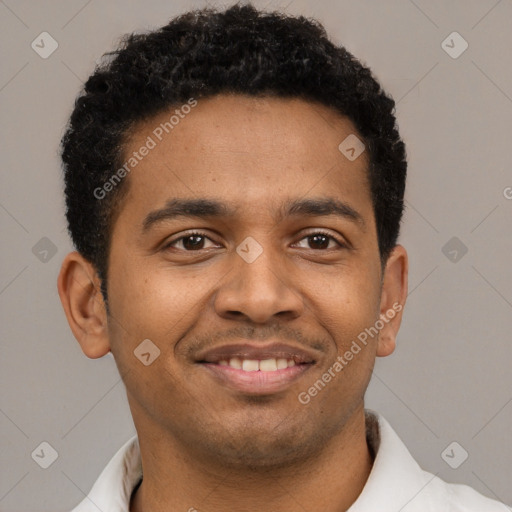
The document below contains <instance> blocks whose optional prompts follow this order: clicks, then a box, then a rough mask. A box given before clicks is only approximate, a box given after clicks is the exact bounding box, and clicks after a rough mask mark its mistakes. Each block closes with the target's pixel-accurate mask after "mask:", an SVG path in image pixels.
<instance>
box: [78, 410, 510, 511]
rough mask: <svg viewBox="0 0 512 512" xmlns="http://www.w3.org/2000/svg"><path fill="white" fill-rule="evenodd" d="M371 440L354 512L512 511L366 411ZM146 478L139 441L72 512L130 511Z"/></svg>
mask: <svg viewBox="0 0 512 512" xmlns="http://www.w3.org/2000/svg"><path fill="white" fill-rule="evenodd" d="M366 424H367V439H368V442H369V444H370V446H371V448H372V449H373V452H374V453H375V454H376V455H375V460H374V463H373V467H372V470H371V472H370V475H369V477H368V480H367V481H366V484H365V486H364V488H363V490H362V492H361V494H360V495H359V497H358V498H357V500H356V501H355V502H354V503H353V504H352V506H351V507H350V508H349V510H348V512H511V511H512V509H511V508H509V507H507V506H505V505H503V504H501V503H499V502H498V501H495V500H492V499H490V498H486V497H485V496H483V495H481V494H479V493H478V492H477V491H475V490H474V489H472V488H471V487H468V486H467V485H461V484H449V483H446V482H444V481H443V480H441V479H440V478H438V477H436V476H435V475H433V474H432V473H429V472H427V471H423V470H422V469H421V468H420V467H419V465H418V463H417V462H416V461H415V460H414V459H413V457H412V455H411V454H410V453H409V450H407V448H406V446H405V445H404V444H403V442H402V441H401V440H400V438H399V437H398V435H397V434H396V433H395V431H394V430H393V429H392V428H391V426H390V425H389V423H388V422H387V421H386V420H385V419H384V418H383V417H382V416H380V415H379V414H377V413H375V412H374V411H370V410H366ZM141 478H142V464H141V457H140V450H139V442H138V438H137V436H134V437H133V438H132V439H130V440H129V441H128V442H126V443H125V444H124V445H123V446H122V447H121V448H120V450H119V451H118V452H117V453H116V454H115V455H114V457H113V458H112V460H111V461H110V462H109V463H108V464H107V466H106V467H105V469H104V470H103V471H102V473H101V474H100V476H99V477H98V479H97V480H96V482H95V483H94V485H93V487H92V489H91V491H90V493H89V494H88V496H86V497H85V498H84V500H83V501H82V502H81V503H80V504H79V505H78V506H77V507H75V508H74V509H73V510H72V512H99V511H101V512H129V505H130V498H131V494H132V491H133V489H134V488H135V486H136V485H137V484H138V483H139V482H140V480H141Z"/></svg>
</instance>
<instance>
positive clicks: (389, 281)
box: [377, 245, 409, 357]
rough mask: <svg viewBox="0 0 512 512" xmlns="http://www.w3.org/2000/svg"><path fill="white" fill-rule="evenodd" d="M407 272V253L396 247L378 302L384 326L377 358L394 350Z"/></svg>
mask: <svg viewBox="0 0 512 512" xmlns="http://www.w3.org/2000/svg"><path fill="white" fill-rule="evenodd" d="M408 272H409V264H408V258H407V251H406V250H405V249H404V248H403V247H402V246H401V245H396V246H395V247H394V249H393V250H392V251H391V254H390V255H389V258H388V260H387V262H386V267H385V269H384V276H383V283H382V293H381V300H380V319H381V321H382V323H383V324H384V326H383V327H382V329H381V330H380V333H379V341H378V343H377V356H380V357H384V356H388V355H389V354H391V353H392V352H393V351H394V350H395V347H396V336H397V334H398V330H399V329H400V324H401V323H402V313H403V308H404V306H405V300H406V298H407V283H408Z"/></svg>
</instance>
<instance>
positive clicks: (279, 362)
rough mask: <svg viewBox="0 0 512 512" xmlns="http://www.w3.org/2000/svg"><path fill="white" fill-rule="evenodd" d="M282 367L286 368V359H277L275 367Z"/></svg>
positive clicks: (279, 368) (280, 368)
mask: <svg viewBox="0 0 512 512" xmlns="http://www.w3.org/2000/svg"><path fill="white" fill-rule="evenodd" d="M283 368H288V361H287V360H286V359H278V360H277V369H278V370H282V369H283Z"/></svg>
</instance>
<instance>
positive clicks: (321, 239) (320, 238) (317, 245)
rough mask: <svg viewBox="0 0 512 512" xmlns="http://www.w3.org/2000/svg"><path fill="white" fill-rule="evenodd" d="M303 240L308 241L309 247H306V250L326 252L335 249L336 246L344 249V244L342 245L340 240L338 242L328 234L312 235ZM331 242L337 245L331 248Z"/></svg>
mask: <svg viewBox="0 0 512 512" xmlns="http://www.w3.org/2000/svg"><path fill="white" fill-rule="evenodd" d="M302 240H307V247H305V248H306V249H314V250H325V249H333V248H334V247H335V246H338V247H344V244H342V243H340V242H339V241H338V240H336V239H335V238H334V237H333V236H332V235H329V234H328V233H322V232H315V233H311V234H309V235H307V236H305V237H304V238H302ZM302 240H301V241H302ZM331 242H334V244H336V245H335V246H329V244H330V243H331Z"/></svg>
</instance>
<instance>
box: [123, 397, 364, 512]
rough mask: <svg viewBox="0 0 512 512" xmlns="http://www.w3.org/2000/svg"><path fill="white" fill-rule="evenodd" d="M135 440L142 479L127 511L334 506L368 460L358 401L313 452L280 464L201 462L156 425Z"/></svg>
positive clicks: (347, 495) (353, 492)
mask: <svg viewBox="0 0 512 512" xmlns="http://www.w3.org/2000/svg"><path fill="white" fill-rule="evenodd" d="M138 430H139V429H138ZM146 432H147V430H145V429H144V433H145V434H146ZM155 434H156V435H155ZM139 444H140V449H141V457H142V467H143V472H144V479H143V482H142V484H141V485H140V487H139V488H138V489H137V491H136V492H135V493H134V494H133V495H132V500H131V503H130V512H148V511H152V512H164V511H166V510H183V511H190V512H194V511H197V512H199V511H201V510H215V511H216V512H224V511H226V512H227V511H231V510H233V504H234V503H236V504H237V506H236V508H238V509H241V508H243V510H245V511H247V512H252V511H254V512H256V511H258V512H260V511H261V510H272V511H274V512H285V511H289V510H294V509H297V508H299V509H303V510H323V511H324V512H340V511H342V510H343V511H344V510H347V509H348V508H349V507H350V506H351V505H352V504H353V503H354V501H355V500H356V499H357V497H358V496H359V494H360V493H361V491H362V489H363V487H364V485H365V483H366V480H367V478H368V475H369V474H370V471H371V468H372V464H373V460H372V455H371V452H370V450H369V447H368V445H367V442H366V428H365V419H364V409H363V406H362V405H361V407H360V409H358V410H357V411H356V413H354V414H353V415H352V416H351V417H350V419H349V421H348V422H347V423H346V424H345V425H344V426H343V428H342V429H341V431H340V432H339V434H337V435H336V436H334V437H333V438H331V439H330V440H329V441H328V442H326V444H325V448H324V449H323V450H322V451H321V452H320V453H318V454H317V455H316V456H315V457H314V458H310V459H308V460H305V461H303V462H302V463H300V464H295V465H293V466H289V467H284V468H283V467H279V468H275V469H273V468H265V469H261V468H257V469H254V468H240V467H238V468H236V469H234V468H229V467H225V466H222V465H221V464H219V463H218V461H217V463H215V462H213V461H206V462H205V460H204V459H200V458H198V457H196V456H195V455H191V453H190V452H189V451H188V450H187V449H186V447H181V446H179V445H177V444H176V443H175V442H174V441H173V439H170V438H169V433H167V434H166V435H164V433H163V432H157V431H153V432H151V435H141V434H139ZM242 505H243V506H242Z"/></svg>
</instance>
